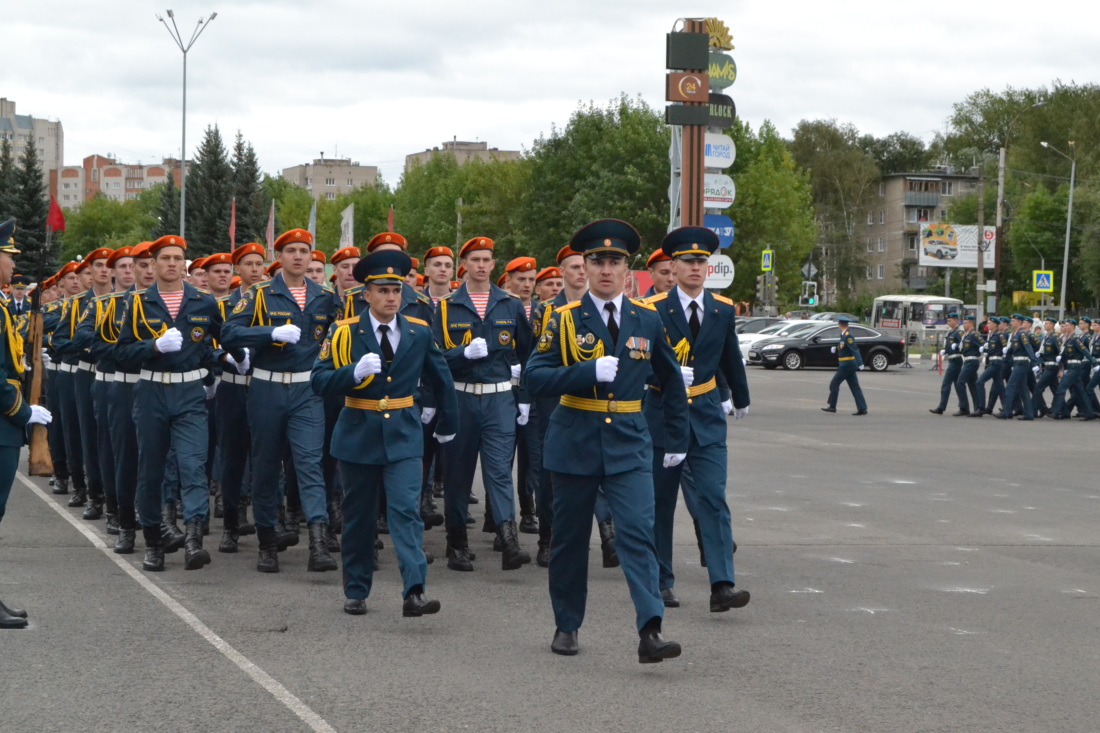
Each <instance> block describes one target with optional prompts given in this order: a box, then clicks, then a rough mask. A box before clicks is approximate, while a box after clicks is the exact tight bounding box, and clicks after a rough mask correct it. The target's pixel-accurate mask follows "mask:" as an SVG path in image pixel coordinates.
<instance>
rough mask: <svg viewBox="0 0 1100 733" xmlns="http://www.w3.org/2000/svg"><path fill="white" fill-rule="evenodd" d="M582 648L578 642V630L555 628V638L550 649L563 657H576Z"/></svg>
mask: <svg viewBox="0 0 1100 733" xmlns="http://www.w3.org/2000/svg"><path fill="white" fill-rule="evenodd" d="M580 650H581V647H580V645H579V644H577V632H576V631H559V630H558V629H554V640H553V641H552V642H550V651H552V652H554V653H555V654H560V655H562V656H563V657H574V656H576V655H577V652H579V651H580Z"/></svg>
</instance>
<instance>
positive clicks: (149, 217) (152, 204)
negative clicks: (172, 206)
mask: <svg viewBox="0 0 1100 733" xmlns="http://www.w3.org/2000/svg"><path fill="white" fill-rule="evenodd" d="M159 199H160V191H157V190H156V189H155V188H153V189H148V190H146V191H143V192H142V193H141V195H140V196H139V197H138V199H136V200H133V201H116V200H115V199H111V198H107V197H106V196H104V195H102V194H98V195H96V196H93V197H92V198H90V199H88V200H87V201H85V202H84V203H83V204H81V205H80V206H79V207H78V208H76V209H73V210H71V211H70V212H69V213H68V214H67V215H66V218H65V236H64V239H63V245H62V249H61V258H62V260H63V261H65V262H68V261H69V260H72V259H75V258H76V256H77V255H85V254H87V253H88V252H91V251H92V250H93V249H96V248H97V247H110V248H111V249H117V248H119V247H125V246H132V245H135V244H137V243H138V242H142V241H147V240H149V239H152V237H153V235H154V230H155V229H156V228H157V227H158V226H159V222H158V221H157V215H156V212H157V205H158V204H159ZM177 226H178V222H177ZM172 230H173V231H174V230H175V227H173V228H172Z"/></svg>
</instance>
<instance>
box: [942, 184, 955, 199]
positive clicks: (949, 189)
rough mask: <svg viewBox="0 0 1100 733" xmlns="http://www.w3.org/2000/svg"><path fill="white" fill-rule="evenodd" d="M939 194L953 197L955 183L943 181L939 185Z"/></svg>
mask: <svg viewBox="0 0 1100 733" xmlns="http://www.w3.org/2000/svg"><path fill="white" fill-rule="evenodd" d="M940 193H942V194H943V195H944V196H952V195H954V193H955V182H954V181H943V182H942V183H941V184H940Z"/></svg>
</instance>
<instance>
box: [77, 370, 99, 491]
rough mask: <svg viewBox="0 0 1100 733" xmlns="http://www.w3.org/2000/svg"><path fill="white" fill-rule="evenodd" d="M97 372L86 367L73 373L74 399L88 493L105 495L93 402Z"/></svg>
mask: <svg viewBox="0 0 1100 733" xmlns="http://www.w3.org/2000/svg"><path fill="white" fill-rule="evenodd" d="M94 381H95V374H94V373H92V372H90V371H85V370H84V369H78V370H77V371H75V372H74V373H73V399H75V400H76V425H77V428H78V430H79V432H80V453H81V455H83V456H84V477H85V479H86V480H87V482H88V495H89V496H90V497H92V498H102V496H103V474H102V472H101V471H100V468H99V438H98V437H97V433H98V429H97V426H96V419H95V407H94V405H93V404H92V382H94Z"/></svg>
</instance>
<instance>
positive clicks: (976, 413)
mask: <svg viewBox="0 0 1100 733" xmlns="http://www.w3.org/2000/svg"><path fill="white" fill-rule="evenodd" d="M984 414H986V413H985V410H978V411H977V412H972V413H970V417H981V416H982V415H984Z"/></svg>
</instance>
